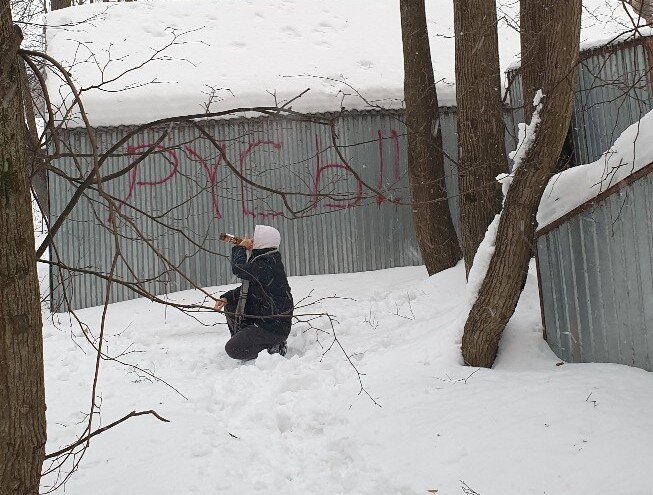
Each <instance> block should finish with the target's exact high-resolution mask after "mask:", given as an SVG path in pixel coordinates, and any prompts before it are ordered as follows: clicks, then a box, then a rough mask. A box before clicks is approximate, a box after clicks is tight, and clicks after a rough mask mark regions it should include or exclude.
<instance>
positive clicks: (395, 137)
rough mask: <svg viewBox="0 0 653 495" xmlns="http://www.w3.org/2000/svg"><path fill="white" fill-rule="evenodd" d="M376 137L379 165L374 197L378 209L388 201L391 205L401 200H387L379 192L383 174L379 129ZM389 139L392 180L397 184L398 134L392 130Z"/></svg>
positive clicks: (398, 174)
mask: <svg viewBox="0 0 653 495" xmlns="http://www.w3.org/2000/svg"><path fill="white" fill-rule="evenodd" d="M377 135H378V148H379V164H378V169H379V170H378V174H377V181H376V189H377V195H376V204H377V205H378V206H379V207H380V206H381V205H382V204H383V203H385V202H386V201H390V202H391V203H395V204H397V203H399V202H401V198H399V197H396V198H394V199H391V200H388V199H387V198H386V197H385V196H384V195H383V194H381V191H382V190H383V182H384V181H383V179H384V177H383V173H384V163H383V139H384V138H383V131H381V129H379V130H378V132H377ZM390 139H391V140H392V150H393V154H394V156H393V164H392V165H393V166H392V172H393V178H394V181H395V182H397V181H399V180H400V179H401V164H400V162H399V134H398V133H397V131H396V130H394V129H392V131H390Z"/></svg>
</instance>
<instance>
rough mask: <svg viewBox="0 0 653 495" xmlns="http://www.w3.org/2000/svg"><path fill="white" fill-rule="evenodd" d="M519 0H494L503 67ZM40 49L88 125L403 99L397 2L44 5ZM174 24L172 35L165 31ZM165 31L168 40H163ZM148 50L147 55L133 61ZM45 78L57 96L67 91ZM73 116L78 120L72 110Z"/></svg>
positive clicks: (444, 27) (601, 26) (436, 15)
mask: <svg viewBox="0 0 653 495" xmlns="http://www.w3.org/2000/svg"><path fill="white" fill-rule="evenodd" d="M517 3H518V2H512V1H508V0H504V1H503V2H499V6H498V8H499V16H500V21H499V34H498V35H499V51H500V60H501V68H502V70H505V69H506V67H507V66H508V63H509V62H510V61H511V60H514V59H515V57H516V56H517V55H518V54H519V50H520V48H519V35H518V33H517V32H516V30H515V29H514V24H515V22H516V19H518V15H519V11H518V7H517V5H516V4H517ZM583 4H584V13H583V39H587V40H593V39H596V38H604V37H606V36H609V35H610V34H611V33H620V32H623V31H624V30H626V29H627V26H628V23H629V19H628V18H627V16H626V15H625V12H624V11H623V10H621V9H620V8H618V7H619V4H620V2H618V1H617V0H586V1H584V2H583ZM427 17H428V25H429V34H430V42H431V52H432V59H433V64H434V71H435V77H436V81H437V82H438V94H439V97H440V104H441V105H443V106H447V105H454V104H455V89H454V83H455V72H454V60H455V53H454V39H453V34H454V33H453V4H452V2H451V1H450V0H433V1H429V2H427ZM47 24H48V30H47V42H48V51H49V53H50V55H52V56H54V57H55V58H56V59H57V60H59V61H61V62H62V63H63V65H64V66H65V67H68V68H70V72H71V74H72V76H73V78H74V80H75V81H76V83H77V84H78V85H79V86H80V87H82V88H89V87H93V86H94V85H97V84H99V83H100V82H102V81H105V82H106V81H112V80H113V79H114V78H116V77H117V76H119V75H121V74H122V76H121V77H119V78H118V79H117V80H115V81H113V82H111V83H109V84H106V85H105V86H104V87H103V89H104V90H98V89H93V90H89V91H86V92H85V93H84V101H85V105H86V108H87V111H88V113H89V116H90V120H91V122H92V124H94V125H117V124H134V123H143V122H147V121H150V120H154V119H158V118H163V117H169V116H174V115H185V114H191V113H202V112H204V111H205V105H206V104H207V103H208V102H209V100H211V102H212V104H211V105H210V110H212V111H218V110H225V109H230V108H234V107H251V106H270V105H273V104H274V102H275V97H274V96H273V95H276V99H277V101H278V102H280V103H283V102H284V101H288V100H289V99H291V98H294V97H295V96H297V95H298V94H300V93H301V92H302V91H304V90H305V89H306V88H311V90H310V91H309V92H308V93H307V94H306V95H304V96H303V97H302V98H301V99H299V100H297V101H295V102H294V103H293V108H294V109H295V110H298V111H304V112H322V111H337V110H340V108H341V106H344V107H346V108H348V109H366V108H370V107H371V106H375V105H379V106H382V107H386V108H400V107H401V106H402V103H403V55H402V46H401V26H400V16H399V2H398V1H397V0H391V1H383V2H379V1H375V0H357V1H356V2H351V1H348V0H330V1H329V2H322V3H315V2H307V1H302V0H284V1H278V0H256V1H254V0H247V1H244V0H150V1H142V0H139V1H138V2H119V3H94V4H87V5H82V6H77V7H71V8H67V9H63V10H59V11H55V12H52V13H50V14H48V16H47ZM175 35H177V38H176V40H175V38H174V36H175ZM173 41H174V44H173V45H172V46H167V45H169V44H170V43H172V42H173ZM166 46H167V48H165V49H164V50H163V51H162V52H161V53H158V54H156V55H155V58H156V60H155V61H152V62H148V63H147V64H145V65H144V66H143V67H142V68H140V69H139V70H136V71H131V72H128V73H126V74H124V72H125V71H127V70H129V69H131V68H133V67H139V66H140V65H141V64H143V63H144V62H145V61H147V60H148V59H149V58H151V57H152V56H153V54H155V53H156V51H157V50H161V49H163V48H164V47H166ZM48 86H49V91H50V94H51V96H52V97H53V98H54V99H55V100H56V101H55V104H57V105H58V103H60V101H61V100H62V99H63V100H65V101H66V102H67V104H70V103H71V101H72V99H71V97H70V92H69V91H68V90H67V89H66V88H62V86H61V81H60V79H59V78H58V77H50V78H49V79H48ZM74 125H81V123H80V122H79V121H78V122H76V124H74Z"/></svg>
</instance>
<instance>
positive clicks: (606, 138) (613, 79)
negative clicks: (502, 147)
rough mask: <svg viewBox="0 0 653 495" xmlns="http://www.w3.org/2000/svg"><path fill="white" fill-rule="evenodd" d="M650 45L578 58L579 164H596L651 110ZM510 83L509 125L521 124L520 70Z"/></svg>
mask: <svg viewBox="0 0 653 495" xmlns="http://www.w3.org/2000/svg"><path fill="white" fill-rule="evenodd" d="M648 43H649V39H648V38H646V39H641V40H638V42H637V43H633V42H630V43H626V44H622V45H613V46H607V47H603V48H601V49H597V50H593V51H592V52H588V53H585V54H584V55H583V56H581V61H580V63H579V64H578V67H577V69H576V76H575V77H576V95H575V99H574V111H573V115H572V122H571V131H572V138H573V143H574V151H575V153H576V162H577V164H583V163H592V162H594V161H596V160H598V159H599V158H600V157H601V155H602V154H603V153H604V152H606V151H607V150H608V149H609V148H610V146H612V144H613V143H614V141H615V140H616V139H617V138H618V137H619V135H620V134H621V133H622V132H623V131H624V130H626V128H628V127H629V126H630V125H632V124H634V123H635V122H637V121H638V120H640V119H641V118H642V117H643V116H644V115H645V114H646V113H647V112H648V111H649V110H651V109H652V108H653V90H652V85H651V74H650V70H651V66H650V63H649V55H648V48H647V44H648ZM508 80H509V81H511V84H510V86H509V95H510V102H511V103H510V105H511V112H512V114H513V119H514V121H515V122H516V123H520V122H524V101H523V91H522V79H521V75H520V74H519V70H518V69H516V70H513V71H510V72H509V73H508Z"/></svg>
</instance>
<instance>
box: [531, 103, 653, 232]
mask: <svg viewBox="0 0 653 495" xmlns="http://www.w3.org/2000/svg"><path fill="white" fill-rule="evenodd" d="M652 162H653V111H651V112H649V113H647V114H646V115H644V117H642V119H641V120H639V121H637V122H635V123H634V124H632V125H631V126H630V127H628V128H627V129H626V130H625V131H624V132H622V133H621V135H620V136H619V137H618V138H617V140H616V141H615V142H614V144H613V145H612V146H611V147H610V149H608V150H607V151H606V152H605V153H603V155H602V156H601V158H599V159H598V160H596V161H595V162H593V163H587V164H585V165H580V166H577V167H573V168H570V169H568V170H564V171H563V172H560V173H558V174H556V175H554V176H553V177H551V179H550V180H549V183H548V185H547V187H546V189H545V190H544V194H543V195H542V200H541V201H540V206H539V209H538V211H537V222H538V225H539V227H540V228H542V227H545V226H546V225H548V224H549V223H551V222H553V221H554V220H556V219H558V218H560V217H561V216H563V215H565V214H566V213H568V212H570V211H571V210H573V209H574V208H576V207H577V206H580V205H581V204H583V203H584V202H585V201H588V200H590V199H592V198H594V197H596V196H598V195H599V194H600V193H602V192H603V191H605V190H606V189H609V188H610V187H612V186H614V185H615V184H617V183H619V182H620V181H621V180H623V179H625V178H627V177H628V176H629V175H631V174H633V173H634V172H637V171H638V170H639V169H641V168H643V167H645V166H646V165H648V164H650V163H652Z"/></svg>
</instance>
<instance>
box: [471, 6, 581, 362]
mask: <svg viewBox="0 0 653 495" xmlns="http://www.w3.org/2000/svg"><path fill="white" fill-rule="evenodd" d="M580 14H581V1H580V0H522V2H521V25H522V33H521V51H522V76H523V77H524V81H525V84H524V87H525V88H526V86H527V84H526V81H536V80H539V81H540V84H541V89H542V92H543V93H544V99H543V103H542V104H543V107H542V110H541V115H540V118H541V120H540V124H539V126H538V128H537V130H536V133H535V137H534V141H533V142H532V143H531V145H530V147H529V148H528V150H527V151H526V153H525V156H524V158H523V160H522V161H521V164H520V166H519V168H517V170H516V171H515V174H514V178H513V182H512V185H511V186H510V189H509V190H508V193H507V196H506V200H505V204H504V208H503V211H502V214H501V220H500V222H499V227H498V232H497V236H496V243H495V250H494V254H493V256H492V259H491V261H490V265H489V267H488V270H487V274H486V275H485V278H484V280H483V283H482V285H481V288H480V290H479V293H478V297H477V299H476V301H475V302H474V304H473V306H472V308H471V311H470V313H469V316H468V317H467V321H466V322H465V328H464V334H463V342H462V353H463V358H464V360H465V363H467V364H468V365H470V366H483V367H491V366H492V364H493V363H494V360H495V358H496V355H497V350H498V343H499V338H500V337H501V333H502V332H503V329H504V328H505V326H506V324H507V323H508V320H509V319H510V317H511V316H512V314H513V313H514V311H515V307H516V306H517V302H518V300H519V295H520V293H521V291H522V287H523V282H524V279H525V277H526V274H527V271H528V264H529V261H530V257H531V251H532V245H533V237H534V233H535V228H536V219H535V216H536V213H537V207H538V205H539V202H540V198H541V196H542V193H543V191H544V188H545V186H546V184H547V182H548V181H549V178H550V177H551V174H552V172H553V171H554V169H555V166H556V163H557V160H558V156H560V150H561V148H562V145H563V142H564V140H565V136H566V133H567V128H568V126H569V122H570V119H571V110H572V102H573V94H574V67H575V64H576V62H577V59H578V51H579V38H580ZM525 16H526V17H528V19H525ZM524 26H526V29H524ZM530 94H532V91H530ZM525 98H532V97H530V96H525ZM525 101H526V102H528V103H530V101H532V99H531V100H530V101H529V100H528V99H526V100H525ZM527 106H530V105H527ZM529 114H532V112H531V111H529Z"/></svg>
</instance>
